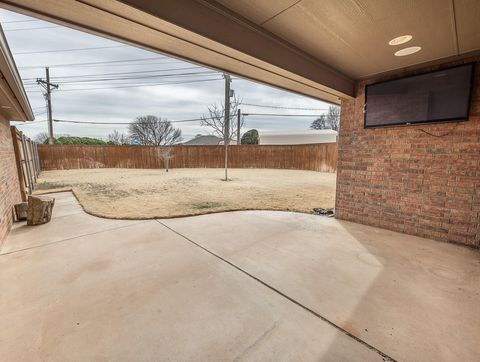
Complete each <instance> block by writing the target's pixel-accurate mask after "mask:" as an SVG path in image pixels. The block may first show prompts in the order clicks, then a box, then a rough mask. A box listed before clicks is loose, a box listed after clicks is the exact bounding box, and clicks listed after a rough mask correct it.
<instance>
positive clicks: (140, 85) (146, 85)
mask: <svg viewBox="0 0 480 362" xmlns="http://www.w3.org/2000/svg"><path fill="white" fill-rule="evenodd" d="M221 79H222V78H212V79H197V80H191V81H182V82H163V83H153V84H152V83H146V84H138V85H127V86H117V87H99V88H77V89H60V90H58V91H57V92H77V91H92V90H102V89H119V88H140V87H151V86H158V85H167V84H189V83H199V82H210V81H216V80H221ZM29 93H43V92H42V91H29Z"/></svg>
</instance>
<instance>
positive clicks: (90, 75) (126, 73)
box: [22, 66, 201, 81]
mask: <svg viewBox="0 0 480 362" xmlns="http://www.w3.org/2000/svg"><path fill="white" fill-rule="evenodd" d="M193 69H201V68H200V67H198V66H195V67H183V68H168V69H156V70H141V71H136V72H114V73H94V74H80V75H60V76H55V77H51V78H52V79H60V80H61V79H65V78H85V77H97V76H106V75H128V74H145V73H157V72H171V71H177V70H193ZM36 79H37V78H22V80H24V81H29V80H36Z"/></svg>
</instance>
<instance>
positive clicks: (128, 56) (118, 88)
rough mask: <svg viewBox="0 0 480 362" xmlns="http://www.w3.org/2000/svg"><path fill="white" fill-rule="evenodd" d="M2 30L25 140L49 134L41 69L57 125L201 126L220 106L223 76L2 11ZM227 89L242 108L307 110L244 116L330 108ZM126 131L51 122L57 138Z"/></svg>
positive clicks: (255, 90) (274, 123)
mask: <svg viewBox="0 0 480 362" xmlns="http://www.w3.org/2000/svg"><path fill="white" fill-rule="evenodd" d="M0 22H1V23H2V27H3V29H4V31H5V34H6V37H7V40H8V42H9V45H10V49H11V51H12V53H13V55H14V58H15V61H16V63H17V67H18V69H19V72H20V74H21V76H22V79H23V80H24V84H25V88H26V90H27V94H28V97H29V99H30V103H31V106H32V108H33V110H34V113H35V121H34V122H33V123H28V124H22V126H19V129H21V130H24V131H25V133H26V134H27V135H28V136H30V137H34V136H35V135H36V134H38V133H40V132H44V131H46V130H47V123H46V122H45V121H44V120H45V119H46V116H47V115H46V106H45V100H44V98H43V94H42V88H41V86H39V85H37V84H36V82H35V79H36V78H44V77H45V69H44V67H45V66H49V67H50V77H51V81H52V82H56V83H59V85H60V86H59V89H58V90H55V91H54V93H53V95H52V101H53V117H54V119H61V120H74V121H82V122H91V121H96V122H111V123H115V122H117V123H122V122H123V123H126V122H130V121H132V120H134V119H135V117H137V116H139V115H147V114H153V115H157V116H160V117H162V118H168V119H169V120H184V119H191V118H198V117H200V116H201V115H202V114H205V113H206V112H207V107H208V105H210V104H212V103H220V102H222V101H223V98H224V81H223V79H222V74H221V73H219V72H216V71H212V70H211V69H208V68H205V67H200V66H196V65H194V64H191V63H188V62H184V61H181V60H178V59H175V58H171V57H167V56H165V55H162V54H159V53H153V52H149V51H145V50H142V49H137V48H134V47H131V46H128V45H123V44H121V43H117V42H113V41H111V40H107V39H104V38H101V37H97V36H94V35H90V34H86V33H82V32H79V31H76V30H72V29H69V28H65V27H62V26H58V25H55V24H52V23H48V22H45V21H41V20H36V19H34V18H30V17H27V16H23V15H20V14H17V13H13V12H9V11H6V10H3V9H0ZM85 48H97V49H85ZM98 48H101V49H98ZM78 49H83V50H78ZM92 63H94V64H92ZM172 74H177V75H176V76H172ZM165 75H167V76H165ZM118 78H121V79H118ZM94 88H96V89H94ZM232 88H233V89H234V90H235V93H236V95H237V96H239V97H240V98H241V99H242V101H243V103H250V104H257V105H258V104H259V105H267V106H277V107H292V108H308V109H312V110H307V109H305V110H295V109H292V110H288V109H281V108H261V107H255V106H249V105H245V104H244V105H242V106H241V107H240V108H241V109H242V112H243V113H282V114H307V115H310V114H320V113H323V111H324V110H326V108H328V104H327V103H324V102H321V101H317V100H314V99H311V98H308V97H304V96H300V95H296V94H293V93H290V92H286V91H283V90H279V89H276V88H272V87H269V86H265V85H262V84H259V83H255V82H252V81H248V80H246V79H241V78H234V79H233V81H232ZM314 119H315V117H311V118H310V117H295V116H292V117H268V116H248V117H246V119H245V122H246V126H245V128H244V129H243V130H242V132H245V131H246V130H248V129H251V128H256V129H259V130H272V131H273V130H307V129H308V128H309V125H310V123H311V122H312V121H313V120H314ZM42 121H43V122H42ZM37 122H38V123H37ZM176 126H177V127H179V128H181V130H182V132H183V138H184V140H188V139H190V138H192V137H193V136H195V135H196V134H199V133H200V134H210V133H211V130H210V129H208V128H205V127H201V126H200V124H199V122H192V123H177V124H176ZM126 127H127V126H126V125H114V124H112V125H110V124H109V125H86V124H71V123H70V124H67V123H57V122H55V123H54V132H55V133H56V134H70V135H78V136H89V137H97V138H102V139H106V137H107V136H108V134H109V133H110V132H112V131H113V130H114V129H117V130H119V131H120V132H126Z"/></svg>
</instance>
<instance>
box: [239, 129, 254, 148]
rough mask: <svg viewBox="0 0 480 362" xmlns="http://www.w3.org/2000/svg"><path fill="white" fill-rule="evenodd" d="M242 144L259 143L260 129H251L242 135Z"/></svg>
mask: <svg viewBox="0 0 480 362" xmlns="http://www.w3.org/2000/svg"><path fill="white" fill-rule="evenodd" d="M241 142H242V145H258V131H257V130H256V129H251V130H249V131H247V132H245V133H244V134H243V136H242V140H241Z"/></svg>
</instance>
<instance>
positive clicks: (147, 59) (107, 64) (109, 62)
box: [18, 56, 183, 69]
mask: <svg viewBox="0 0 480 362" xmlns="http://www.w3.org/2000/svg"><path fill="white" fill-rule="evenodd" d="M162 59H163V60H172V61H174V62H181V61H179V60H175V59H171V58H168V57H165V56H161V57H158V56H157V57H151V58H136V59H123V60H108V61H104V62H83V63H60V64H52V65H49V67H50V68H62V67H76V66H78V67H88V66H102V65H103V66H112V65H115V63H129V62H142V61H149V60H162ZM182 63H183V62H182ZM149 64H165V63H148V64H147V65H149ZM116 65H121V66H123V65H125V66H132V65H134V64H116ZM142 65H143V64H142ZM18 68H20V69H34V68H42V69H43V68H44V66H42V65H30V66H28V65H27V66H21V67H18Z"/></svg>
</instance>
